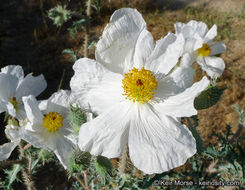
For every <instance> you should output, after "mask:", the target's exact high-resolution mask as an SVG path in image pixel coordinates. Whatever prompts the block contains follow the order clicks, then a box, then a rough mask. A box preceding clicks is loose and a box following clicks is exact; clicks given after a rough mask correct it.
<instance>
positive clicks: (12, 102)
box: [9, 97, 18, 110]
mask: <svg viewBox="0 0 245 190" xmlns="http://www.w3.org/2000/svg"><path fill="white" fill-rule="evenodd" d="M9 102H10V103H11V104H12V105H13V106H14V109H15V110H17V109H18V102H17V100H16V97H12V98H9Z"/></svg>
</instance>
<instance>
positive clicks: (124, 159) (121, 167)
mask: <svg viewBox="0 0 245 190" xmlns="http://www.w3.org/2000/svg"><path fill="white" fill-rule="evenodd" d="M127 160H128V145H127V144H126V146H125V149H124V151H123V154H122V156H121V158H120V162H119V174H120V175H123V174H125V171H126V168H127Z"/></svg>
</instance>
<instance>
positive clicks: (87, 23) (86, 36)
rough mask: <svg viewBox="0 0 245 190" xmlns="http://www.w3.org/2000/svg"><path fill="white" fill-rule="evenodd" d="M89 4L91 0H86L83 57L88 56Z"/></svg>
mask: <svg viewBox="0 0 245 190" xmlns="http://www.w3.org/2000/svg"><path fill="white" fill-rule="evenodd" d="M91 4H92V0H88V2H87V11H86V13H87V16H86V17H87V18H86V20H87V22H86V26H85V37H84V53H83V54H84V57H88V43H89V32H90V16H91Z"/></svg>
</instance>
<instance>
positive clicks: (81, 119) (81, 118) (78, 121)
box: [69, 105, 87, 134]
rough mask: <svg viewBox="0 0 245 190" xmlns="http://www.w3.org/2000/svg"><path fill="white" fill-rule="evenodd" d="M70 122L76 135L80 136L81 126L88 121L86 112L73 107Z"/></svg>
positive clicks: (71, 107)
mask: <svg viewBox="0 0 245 190" xmlns="http://www.w3.org/2000/svg"><path fill="white" fill-rule="evenodd" d="M69 120H70V122H71V123H72V126H73V131H74V133H75V134H78V132H79V129H80V127H81V125H82V124H83V123H85V122H86V121H87V117H86V113H85V110H83V109H81V108H79V107H78V106H76V107H74V106H72V105H71V106H70V112H69Z"/></svg>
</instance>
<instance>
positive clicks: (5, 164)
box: [0, 160, 23, 168]
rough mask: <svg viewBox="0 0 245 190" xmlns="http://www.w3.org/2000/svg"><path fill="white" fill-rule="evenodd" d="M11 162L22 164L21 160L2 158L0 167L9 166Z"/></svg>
mask: <svg viewBox="0 0 245 190" xmlns="http://www.w3.org/2000/svg"><path fill="white" fill-rule="evenodd" d="M13 164H23V160H4V161H2V162H0V168H4V167H7V166H11V165H13Z"/></svg>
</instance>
